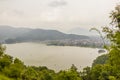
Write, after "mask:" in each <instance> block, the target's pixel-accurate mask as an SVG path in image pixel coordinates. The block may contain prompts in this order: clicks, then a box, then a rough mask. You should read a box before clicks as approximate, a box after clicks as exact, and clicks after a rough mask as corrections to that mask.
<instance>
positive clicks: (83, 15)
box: [0, 0, 119, 31]
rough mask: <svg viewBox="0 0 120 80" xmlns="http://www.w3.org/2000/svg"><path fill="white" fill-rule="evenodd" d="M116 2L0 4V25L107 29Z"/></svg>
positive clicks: (3, 0)
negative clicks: (103, 27) (105, 27)
mask: <svg viewBox="0 0 120 80" xmlns="http://www.w3.org/2000/svg"><path fill="white" fill-rule="evenodd" d="M118 3H119V0H0V25H9V26H14V27H29V28H43V29H56V30H60V31H68V30H70V29H73V28H78V27H81V28H87V29H88V28H92V27H96V28H100V27H102V26H108V24H109V23H110V19H109V15H110V12H111V11H112V10H114V7H115V6H116V4H118Z"/></svg>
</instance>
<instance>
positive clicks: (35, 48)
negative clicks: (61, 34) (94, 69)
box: [6, 43, 101, 71]
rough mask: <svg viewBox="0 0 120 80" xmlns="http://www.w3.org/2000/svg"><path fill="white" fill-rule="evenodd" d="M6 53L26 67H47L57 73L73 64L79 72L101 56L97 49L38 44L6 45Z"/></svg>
mask: <svg viewBox="0 0 120 80" xmlns="http://www.w3.org/2000/svg"><path fill="white" fill-rule="evenodd" d="M6 47H7V50H6V53H7V54H9V55H11V56H13V57H17V58H19V59H21V60H22V61H23V62H24V63H25V64H26V65H35V66H47V67H48V68H50V69H53V70H56V71H59V70H64V69H68V68H70V66H71V65H72V64H75V66H77V68H78V69H79V70H80V69H82V68H83V67H86V66H91V64H92V62H93V60H94V59H95V58H96V57H97V56H99V55H101V54H98V53H97V51H98V49H95V48H84V47H73V46H46V45H45V44H40V43H17V44H6Z"/></svg>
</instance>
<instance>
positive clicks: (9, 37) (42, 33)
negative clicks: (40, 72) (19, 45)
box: [0, 26, 89, 43]
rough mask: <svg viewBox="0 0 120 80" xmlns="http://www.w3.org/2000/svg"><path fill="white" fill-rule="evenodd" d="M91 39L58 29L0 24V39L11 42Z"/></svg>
mask: <svg viewBox="0 0 120 80" xmlns="http://www.w3.org/2000/svg"><path fill="white" fill-rule="evenodd" d="M81 39H89V37H88V36H84V35H75V34H65V33H62V32H60V31H57V30H44V29H31V28H14V27H11V26H0V41H4V42H7V43H10V42H13V43H14V42H29V41H32V42H35V41H45V40H81Z"/></svg>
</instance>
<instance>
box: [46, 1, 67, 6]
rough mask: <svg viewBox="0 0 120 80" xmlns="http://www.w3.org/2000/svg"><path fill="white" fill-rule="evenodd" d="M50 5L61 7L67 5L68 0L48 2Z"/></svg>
mask: <svg viewBox="0 0 120 80" xmlns="http://www.w3.org/2000/svg"><path fill="white" fill-rule="evenodd" d="M48 5H49V6H50V7H59V6H65V5H67V2H66V1H64V0H55V1H52V2H51V3H49V4H48Z"/></svg>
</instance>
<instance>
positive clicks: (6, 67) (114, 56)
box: [0, 5, 120, 80]
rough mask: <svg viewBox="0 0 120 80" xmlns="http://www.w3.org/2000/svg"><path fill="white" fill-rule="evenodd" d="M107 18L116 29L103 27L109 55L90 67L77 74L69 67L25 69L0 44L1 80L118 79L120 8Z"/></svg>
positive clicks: (19, 61)
mask: <svg viewBox="0 0 120 80" xmlns="http://www.w3.org/2000/svg"><path fill="white" fill-rule="evenodd" d="M110 17H111V18H112V22H111V24H112V26H113V27H115V28H114V29H113V28H112V29H111V28H108V27H104V28H103V32H105V33H106V37H107V38H108V39H109V40H110V42H111V45H110V46H105V48H106V50H107V52H108V54H107V55H102V56H100V57H98V58H97V59H96V60H94V63H93V66H92V67H86V68H84V69H83V70H82V71H81V72H79V71H77V68H76V67H75V66H74V65H72V66H71V68H70V69H68V70H63V71H59V72H57V73H56V72H55V71H53V70H50V69H48V68H47V67H35V66H25V65H24V63H23V62H22V61H21V60H19V59H18V58H15V59H14V58H13V57H11V56H9V55H7V54H5V47H4V46H2V45H0V80H120V69H119V68H120V5H118V6H117V7H116V10H115V11H113V12H112V13H111V16H110Z"/></svg>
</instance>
